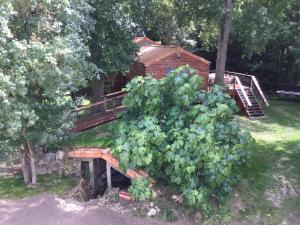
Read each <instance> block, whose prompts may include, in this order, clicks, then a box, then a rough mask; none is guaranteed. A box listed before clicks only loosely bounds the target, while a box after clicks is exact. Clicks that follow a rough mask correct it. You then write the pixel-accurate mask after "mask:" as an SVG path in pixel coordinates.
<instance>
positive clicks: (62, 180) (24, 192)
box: [0, 175, 76, 199]
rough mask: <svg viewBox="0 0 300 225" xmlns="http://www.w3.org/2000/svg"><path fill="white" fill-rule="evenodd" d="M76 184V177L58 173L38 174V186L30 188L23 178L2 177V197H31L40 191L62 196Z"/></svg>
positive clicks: (0, 190)
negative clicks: (61, 175) (59, 175)
mask: <svg viewBox="0 0 300 225" xmlns="http://www.w3.org/2000/svg"><path fill="white" fill-rule="evenodd" d="M75 184H76V181H75V179H74V178H71V177H58V176H57V175H43V176H38V186H37V187H36V188H30V187H26V186H24V182H23V178H22V177H20V176H17V177H14V178H2V177H0V199H16V198H24V197H30V196H33V195H37V194H40V193H45V192H49V193H54V194H56V195H57V196H60V197H62V196H63V194H64V193H65V192H66V191H68V190H70V189H71V188H73V187H74V186H75Z"/></svg>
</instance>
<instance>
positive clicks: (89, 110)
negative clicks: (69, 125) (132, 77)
mask: <svg viewBox="0 0 300 225" xmlns="http://www.w3.org/2000/svg"><path fill="white" fill-rule="evenodd" d="M125 96H126V92H124V91H119V92H114V93H111V94H107V95H104V96H103V97H102V100H100V101H98V102H95V103H92V104H89V105H85V106H81V107H78V108H76V109H75V112H77V113H78V116H79V117H83V116H88V115H91V114H94V113H101V112H103V113H105V112H113V113H115V109H116V108H117V107H121V106H122V100H123V98H124V97H125Z"/></svg>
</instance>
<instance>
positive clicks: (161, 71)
mask: <svg viewBox="0 0 300 225" xmlns="http://www.w3.org/2000/svg"><path fill="white" fill-rule="evenodd" d="M179 55H180V58H177V54H176V53H174V54H172V55H169V56H167V57H166V58H163V59H162V60H160V61H158V62H156V63H153V64H151V65H149V66H146V74H151V75H152V76H153V77H155V78H156V79H161V78H162V77H164V76H165V75H166V71H167V68H168V67H173V68H177V67H179V66H182V65H189V66H191V67H193V68H194V69H196V70H197V71H198V73H199V75H200V76H201V77H202V78H203V82H204V83H203V85H202V86H201V89H206V88H207V84H208V73H209V64H207V63H205V62H202V61H200V60H197V59H195V58H193V57H191V56H189V55H187V54H184V53H180V54H179Z"/></svg>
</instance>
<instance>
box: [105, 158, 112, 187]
mask: <svg viewBox="0 0 300 225" xmlns="http://www.w3.org/2000/svg"><path fill="white" fill-rule="evenodd" d="M106 178H107V189H111V188H112V186H111V165H110V163H109V162H107V161H106Z"/></svg>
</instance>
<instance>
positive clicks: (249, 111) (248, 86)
mask: <svg viewBox="0 0 300 225" xmlns="http://www.w3.org/2000/svg"><path fill="white" fill-rule="evenodd" d="M241 80H242V81H241ZM233 89H234V90H235V93H236V96H237V98H238V99H237V100H238V102H239V105H240V107H241V108H242V109H243V110H244V112H245V114H246V115H247V116H248V117H249V118H252V119H254V118H263V117H266V115H265V113H264V111H263V108H262V105H263V104H264V105H266V106H269V103H268V101H267V99H266V97H265V95H264V93H263V92H262V90H261V88H260V85H259V83H258V81H257V79H256V78H255V76H252V75H245V74H235V75H233Z"/></svg>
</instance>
